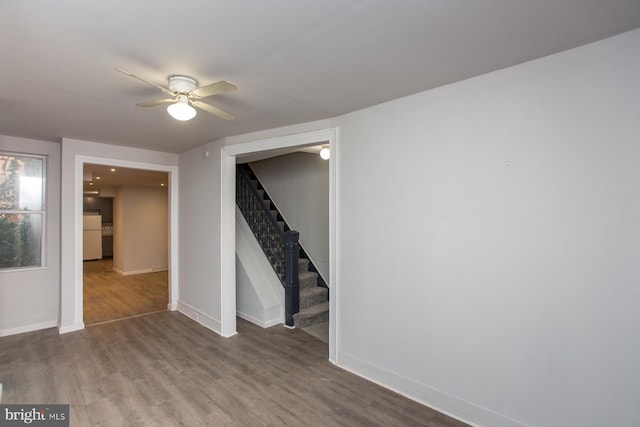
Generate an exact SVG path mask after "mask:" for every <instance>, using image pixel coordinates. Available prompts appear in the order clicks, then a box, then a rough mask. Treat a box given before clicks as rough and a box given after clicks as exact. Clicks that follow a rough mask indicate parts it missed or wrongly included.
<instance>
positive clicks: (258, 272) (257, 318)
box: [235, 206, 284, 328]
mask: <svg viewBox="0 0 640 427" xmlns="http://www.w3.org/2000/svg"><path fill="white" fill-rule="evenodd" d="M235 220H236V313H237V315H238V317H241V318H243V319H245V320H248V321H249V322H252V323H255V324H256V325H258V326H261V327H263V328H267V327H269V326H273V325H277V324H279V323H284V287H283V286H282V283H281V282H280V279H279V278H278V276H277V275H276V273H275V271H274V270H273V267H272V266H271V264H270V263H269V261H268V260H267V258H266V257H265V256H264V252H263V251H262V248H261V247H260V244H259V243H258V241H257V240H256V238H255V236H254V234H253V231H251V227H249V224H248V223H247V221H246V220H245V219H244V216H242V212H240V209H239V208H238V207H237V206H236V218H235Z"/></svg>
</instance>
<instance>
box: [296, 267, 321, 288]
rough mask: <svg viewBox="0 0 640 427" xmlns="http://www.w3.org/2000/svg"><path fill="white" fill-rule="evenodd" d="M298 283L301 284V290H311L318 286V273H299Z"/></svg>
mask: <svg viewBox="0 0 640 427" xmlns="http://www.w3.org/2000/svg"><path fill="white" fill-rule="evenodd" d="M298 283H299V284H300V290H302V289H303V288H310V287H316V286H318V273H314V272H313V271H303V272H302V273H300V272H298Z"/></svg>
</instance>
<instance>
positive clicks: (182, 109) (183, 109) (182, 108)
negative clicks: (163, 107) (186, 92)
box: [167, 101, 196, 122]
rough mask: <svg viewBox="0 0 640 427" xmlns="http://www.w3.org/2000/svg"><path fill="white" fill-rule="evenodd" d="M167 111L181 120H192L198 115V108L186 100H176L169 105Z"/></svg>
mask: <svg viewBox="0 0 640 427" xmlns="http://www.w3.org/2000/svg"><path fill="white" fill-rule="evenodd" d="M167 113H169V115H170V116H171V117H173V118H174V119H176V120H180V121H183V122H184V121H187V120H191V119H193V118H194V117H195V116H196V109H195V108H193V107H192V106H191V105H189V104H187V103H186V102H180V101H178V102H176V103H175V104H171V105H169V106H168V107H167Z"/></svg>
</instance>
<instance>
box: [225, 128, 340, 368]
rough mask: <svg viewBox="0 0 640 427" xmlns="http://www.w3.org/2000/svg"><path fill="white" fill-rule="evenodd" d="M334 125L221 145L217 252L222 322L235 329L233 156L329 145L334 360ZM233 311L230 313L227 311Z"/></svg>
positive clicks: (332, 354) (333, 354)
mask: <svg viewBox="0 0 640 427" xmlns="http://www.w3.org/2000/svg"><path fill="white" fill-rule="evenodd" d="M338 135H339V133H338V128H335V127H334V128H327V129H322V130H317V131H311V132H306V133H299V134H294V135H286V136H282V137H276V138H267V139H259V140H255V141H250V142H246V143H241V144H234V145H226V146H224V147H222V148H221V150H220V151H221V152H220V157H221V168H220V170H221V172H220V175H221V176H220V194H221V200H220V202H221V203H220V205H221V212H220V218H221V220H220V226H221V230H220V253H221V267H220V270H221V293H222V295H221V297H222V303H221V305H222V308H221V310H222V313H223V314H222V316H221V318H222V325H223V327H224V325H225V323H227V322H229V323H230V324H231V323H233V328H234V331H235V315H236V312H235V308H236V301H235V284H236V281H235V277H236V272H235V256H234V254H235V218H234V215H233V214H232V213H231V212H232V211H233V210H234V207H235V191H236V190H235V164H236V157H237V156H239V155H242V154H249V153H255V152H260V151H266V150H272V149H277V148H291V147H299V146H304V145H311V144H317V143H320V142H322V143H328V144H329V145H330V146H331V159H330V160H329V162H330V163H329V259H330V265H329V283H328V285H329V288H330V289H331V292H330V300H329V325H330V327H329V361H331V362H332V363H334V364H335V363H337V360H338V358H337V355H338V341H339V340H338V338H339V325H338V308H339V304H338V302H339V298H340V291H339V290H340V287H339V283H338V275H337V272H338V267H339V265H338V263H339V257H338V256H337V250H338V247H339V244H338V241H339V224H338V215H337V212H338V167H337V164H338V158H339V138H338ZM231 310H233V313H232V312H231Z"/></svg>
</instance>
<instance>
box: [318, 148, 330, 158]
mask: <svg viewBox="0 0 640 427" xmlns="http://www.w3.org/2000/svg"><path fill="white" fill-rule="evenodd" d="M320 157H321V158H322V159H323V160H329V157H331V151H329V147H327V146H323V147H322V149H321V150H320Z"/></svg>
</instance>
